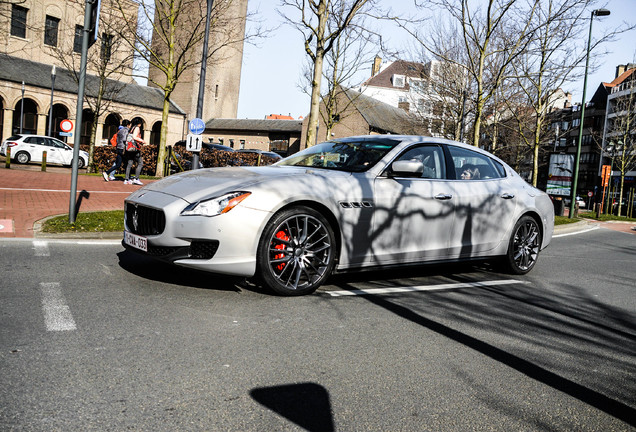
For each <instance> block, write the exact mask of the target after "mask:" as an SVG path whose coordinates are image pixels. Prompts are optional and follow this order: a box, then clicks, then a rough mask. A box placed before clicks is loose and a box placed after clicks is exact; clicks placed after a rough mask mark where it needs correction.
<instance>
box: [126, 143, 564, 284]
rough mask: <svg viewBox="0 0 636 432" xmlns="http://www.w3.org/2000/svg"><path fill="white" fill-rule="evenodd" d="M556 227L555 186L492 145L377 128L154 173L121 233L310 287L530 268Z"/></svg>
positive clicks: (160, 248)
mask: <svg viewBox="0 0 636 432" xmlns="http://www.w3.org/2000/svg"><path fill="white" fill-rule="evenodd" d="M553 229H554V208H553V207H552V202H551V201H550V198H549V197H548V195H546V194H545V193H544V192H542V191H540V190H538V189H536V188H534V187H532V186H530V185H529V184H528V183H526V182H525V181H524V180H523V179H522V178H521V177H519V175H518V174H517V173H515V172H514V171H513V170H512V168H510V167H509V166H508V165H506V164H505V163H503V162H502V161H501V160H500V159H497V158H496V157H494V156H493V155H491V154H489V153H487V152H485V151H483V150H480V149H477V148H475V147H472V146H468V145H465V144H460V143H457V142H453V141H447V140H443V139H437V138H430V137H416V136H396V135H384V136H383V135H372V136H362V137H350V138H343V139H337V140H333V141H329V142H325V143H322V144H318V145H315V146H312V147H309V148H308V149H306V150H303V151H301V152H299V153H296V154H293V155H291V156H289V157H287V158H285V159H283V160H281V161H279V162H277V163H275V164H274V165H270V166H261V167H240V168H239V167H229V168H210V169H202V170H195V171H188V172H186V173H182V174H176V175H173V176H170V177H167V178H164V179H162V180H160V181H157V182H154V183H152V184H149V185H147V186H145V187H143V188H141V189H139V190H137V191H135V192H134V193H132V194H131V195H130V196H129V197H128V198H127V199H126V201H125V233H124V245H125V246H126V247H127V248H128V249H130V250H134V251H137V252H140V253H144V254H146V255H148V256H152V257H154V258H156V259H159V260H163V261H167V262H169V263H173V264H176V265H179V266H183V267H190V268H194V269H200V270H207V271H209V272H213V273H224V274H230V275H237V276H246V277H252V276H256V277H257V278H258V279H260V281H261V282H262V283H263V284H264V285H266V286H268V287H270V288H271V289H272V290H274V291H275V292H277V293H279V294H284V295H301V294H308V293H311V292H313V291H314V290H316V288H318V287H319V286H320V285H321V284H322V283H323V282H324V281H325V280H326V279H327V278H328V277H329V275H330V274H332V273H333V272H340V271H350V270H359V269H364V268H373V267H381V268H386V267H392V266H403V265H417V264H421V263H426V262H439V261H457V260H470V259H483V258H486V257H494V258H497V259H498V260H501V261H502V262H503V263H505V265H506V267H507V268H508V270H509V271H510V272H512V273H514V274H525V273H527V272H529V271H530V270H532V268H533V267H534V265H535V263H536V261H537V258H538V255H539V251H540V250H541V249H543V248H545V247H546V246H548V244H549V243H550V240H551V238H552V231H553Z"/></svg>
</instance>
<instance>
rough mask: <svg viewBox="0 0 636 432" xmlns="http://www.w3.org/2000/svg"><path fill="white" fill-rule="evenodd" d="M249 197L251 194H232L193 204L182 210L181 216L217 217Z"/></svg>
mask: <svg viewBox="0 0 636 432" xmlns="http://www.w3.org/2000/svg"><path fill="white" fill-rule="evenodd" d="M250 195H251V192H232V193H229V194H226V195H223V196H220V197H216V198H210V199H207V200H203V201H199V202H195V203H192V204H190V205H189V206H187V207H186V208H185V209H183V211H182V212H181V216H217V215H220V214H223V213H227V212H229V211H230V210H232V209H233V208H234V207H236V206H237V205H238V204H239V203H240V202H241V201H243V200H244V199H245V198H247V197H248V196H250Z"/></svg>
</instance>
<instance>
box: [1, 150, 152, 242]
mask: <svg viewBox="0 0 636 432" xmlns="http://www.w3.org/2000/svg"><path fill="white" fill-rule="evenodd" d="M84 171H85V170H82V171H81V172H80V173H79V174H78V176H77V202H76V210H78V211H80V212H92V211H102V210H123V209H124V199H125V198H126V197H127V196H128V195H129V194H130V193H132V192H133V191H135V190H137V189H138V188H140V186H134V185H124V182H123V177H121V178H120V179H119V180H117V181H111V182H105V181H104V178H103V177H102V176H101V175H100V176H88V175H82V172H84ZM71 173H72V169H71V168H66V167H47V171H46V172H42V171H41V168H40V166H39V165H17V164H11V169H6V168H5V166H4V163H3V164H2V166H1V167H0V226H2V227H0V238H5V237H27V238H29V237H35V236H36V235H35V234H36V233H35V232H34V225H35V223H36V222H37V221H39V220H41V219H44V218H46V217H49V216H55V215H66V216H67V217H68V214H69V207H70V189H71ZM144 183H145V181H144Z"/></svg>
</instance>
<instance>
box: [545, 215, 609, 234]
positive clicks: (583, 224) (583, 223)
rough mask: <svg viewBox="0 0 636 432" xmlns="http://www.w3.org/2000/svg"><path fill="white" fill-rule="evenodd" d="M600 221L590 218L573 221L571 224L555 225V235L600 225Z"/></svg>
mask: <svg viewBox="0 0 636 432" xmlns="http://www.w3.org/2000/svg"><path fill="white" fill-rule="evenodd" d="M598 225H599V223H598V222H596V221H594V222H592V221H588V220H585V219H583V220H580V221H578V222H573V223H569V224H563V225H556V226H555V227H554V233H553V235H556V234H571V233H574V232H578V231H584V230H586V229H588V228H590V227H592V226H598Z"/></svg>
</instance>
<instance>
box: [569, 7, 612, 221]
mask: <svg viewBox="0 0 636 432" xmlns="http://www.w3.org/2000/svg"><path fill="white" fill-rule="evenodd" d="M609 14H610V11H609V10H607V9H594V10H593V11H592V13H591V15H590V33H589V35H588V37H587V53H586V55H585V75H584V76H583V99H582V101H581V123H580V124H579V142H578V144H577V146H576V158H575V159H574V171H573V174H574V179H573V181H572V190H571V191H570V198H571V199H570V216H569V217H570V218H573V217H574V208H575V207H576V188H577V186H578V182H579V159H581V142H582V141H583V121H584V119H585V91H586V90H587V69H588V66H589V64H590V44H591V42H592V23H593V22H594V17H595V16H607V15H609Z"/></svg>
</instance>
